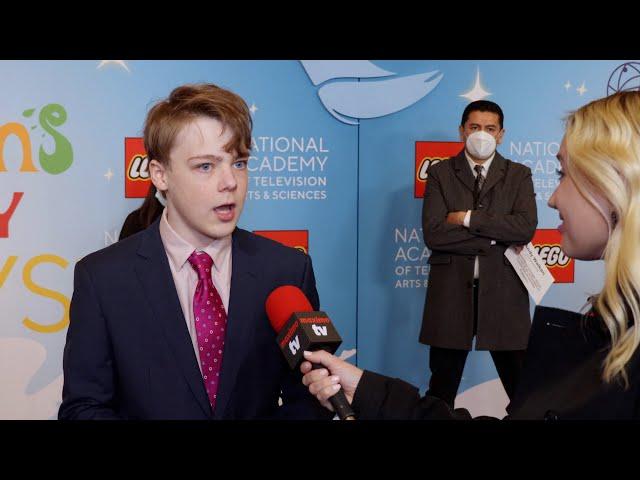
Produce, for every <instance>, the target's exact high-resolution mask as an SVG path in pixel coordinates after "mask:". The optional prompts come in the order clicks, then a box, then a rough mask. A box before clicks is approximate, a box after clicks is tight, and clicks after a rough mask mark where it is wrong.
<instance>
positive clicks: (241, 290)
mask: <svg viewBox="0 0 640 480" xmlns="http://www.w3.org/2000/svg"><path fill="white" fill-rule="evenodd" d="M251 128H252V122H251V116H250V113H249V110H248V108H247V105H246V103H245V102H244V101H243V100H242V99H241V98H240V97H239V96H238V95H236V94H234V93H232V92H230V91H228V90H224V89H222V88H219V87H217V86H215V85H211V84H197V85H185V86H181V87H178V88H176V89H175V90H173V92H171V94H170V95H169V97H168V98H167V99H165V100H163V101H160V102H158V103H157V104H156V105H155V106H154V107H153V108H152V109H151V110H150V111H149V114H148V116H147V119H146V122H145V128H144V145H145V149H146V151H147V154H148V157H149V159H150V163H149V171H150V175H151V180H152V182H153V184H154V185H155V187H156V188H157V189H158V191H160V192H161V193H162V195H163V196H164V197H165V199H166V203H167V206H166V208H165V210H164V212H163V214H162V215H161V216H160V218H159V219H158V220H156V221H155V222H154V223H153V224H152V225H151V226H150V227H149V228H147V229H146V230H143V231H142V232H140V233H137V234H136V235H133V236H131V237H128V238H126V239H124V240H122V241H120V242H118V243H116V244H114V245H111V246H109V247H107V248H105V249H102V250H100V251H97V252H95V253H92V254H90V255H88V256H87V257H85V258H83V259H82V260H81V261H80V262H78V264H77V265H76V267H75V277H74V292H73V298H72V301H71V311H70V316H71V323H70V326H69V330H68V332H67V343H66V346H65V349H64V362H63V363H64V388H63V392H62V405H61V406H60V411H59V413H58V416H59V418H60V419H100V418H124V419H254V418H294V419H315V418H322V419H326V418H330V417H331V414H327V412H326V411H323V410H324V409H322V407H321V406H320V405H319V403H318V402H317V401H316V400H315V398H313V397H312V396H311V395H310V394H309V392H308V391H307V390H306V388H305V387H304V385H302V383H301V382H300V374H299V372H295V371H291V370H290V369H289V368H288V366H287V364H286V362H285V360H284V357H283V356H282V353H281V352H280V351H279V349H278V346H277V344H276V342H275V332H274V331H273V330H272V328H271V326H270V324H269V321H268V319H267V316H266V313H265V306H264V305H265V300H266V298H267V296H268V295H269V293H270V292H271V291H272V290H273V289H274V288H276V287H278V286H280V285H295V286H298V287H299V288H301V289H302V290H303V291H304V292H305V293H306V295H307V297H308V298H309V300H310V301H311V303H312V306H313V307H314V309H316V310H317V309H319V299H318V293H317V291H316V285H315V277H314V273H313V268H312V265H311V259H310V258H309V257H308V256H307V255H304V254H303V253H301V252H299V251H297V250H295V249H292V248H288V247H285V246H282V245H280V244H279V243H276V242H273V241H271V240H267V239H265V238H262V237H258V236H256V235H253V234H252V233H249V232H247V231H245V230H242V229H239V228H237V227H236V224H237V223H238V219H239V217H240V214H241V213H242V207H243V205H244V200H245V196H246V192H247V183H248V178H247V161H248V157H249V149H250V147H251ZM279 398H282V405H279Z"/></svg>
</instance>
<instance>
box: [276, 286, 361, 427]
mask: <svg viewBox="0 0 640 480" xmlns="http://www.w3.org/2000/svg"><path fill="white" fill-rule="evenodd" d="M265 307H266V310H267V316H268V317H269V323H271V326H272V327H273V329H274V330H275V332H276V333H277V334H278V336H277V338H276V341H277V342H278V346H279V347H280V350H281V351H282V354H283V355H284V357H285V358H286V360H287V363H288V364H289V367H291V369H296V368H299V366H300V364H301V363H302V362H303V361H304V356H303V354H302V352H304V351H305V350H309V351H315V350H326V351H327V352H329V353H334V352H335V351H336V350H337V349H338V347H339V346H340V344H341V343H342V339H341V338H340V335H338V332H337V331H336V329H335V327H334V326H333V323H332V322H331V319H330V318H329V316H328V315H327V314H326V313H325V312H317V311H313V307H312V306H311V303H310V302H309V300H308V299H307V297H306V295H305V294H304V292H303V291H302V290H300V289H299V288H298V287H294V286H293V285H285V286H282V287H278V288H276V289H275V290H274V291H273V292H271V293H270V294H269V296H268V297H267V301H266V304H265ZM312 365H313V369H314V370H317V369H319V368H324V367H323V366H322V365H318V364H315V363H314V364H312ZM329 402H331V406H332V407H333V409H334V410H335V411H336V413H337V414H338V417H339V418H340V420H355V414H354V413H353V409H352V408H351V405H349V402H348V401H347V397H346V396H345V394H344V391H342V390H338V392H337V393H336V394H335V395H333V396H332V397H331V398H329Z"/></svg>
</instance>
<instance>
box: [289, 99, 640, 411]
mask: <svg viewBox="0 0 640 480" xmlns="http://www.w3.org/2000/svg"><path fill="white" fill-rule="evenodd" d="M558 159H559V161H560V165H561V169H560V170H559V175H560V183H559V185H558V187H557V188H556V190H555V192H554V193H553V195H552V196H551V198H550V200H549V206H550V207H552V208H554V209H556V210H558V212H559V214H560V219H561V221H562V223H561V224H560V226H559V227H558V229H559V230H560V232H561V233H562V248H563V250H564V251H565V252H566V253H567V255H569V256H570V257H572V258H575V259H579V260H599V259H604V261H605V266H606V273H605V281H604V287H603V289H602V291H601V292H600V293H599V294H597V295H594V296H592V297H590V298H589V299H588V303H589V304H590V308H588V309H587V311H586V313H583V314H582V313H573V312H567V311H565V310H560V309H556V308H549V307H538V308H537V309H536V313H535V316H534V320H533V325H532V329H531V336H530V339H529V346H528V351H527V356H526V359H525V363H524V367H523V373H522V377H521V380H520V383H519V385H518V387H517V390H516V394H515V396H514V398H513V400H512V402H511V403H510V405H509V407H508V408H507V411H508V413H509V418H514V419H547V420H555V419H631V418H640V366H639V365H638V362H639V357H640V354H639V353H638V344H639V343H640V331H639V329H638V327H637V323H638V322H639V321H640V245H639V242H640V92H619V93H616V94H614V95H612V96H609V97H606V98H603V99H600V100H596V101H594V102H591V103H589V104H588V105H585V106H583V107H582V108H580V109H579V110H577V111H576V112H574V113H572V114H571V115H569V117H568V118H567V121H566V132H565V136H564V139H563V141H562V144H561V148H560V151H559V153H558ZM305 356H306V358H307V359H308V360H309V361H312V362H315V363H320V364H322V365H324V366H325V367H326V368H325V369H319V370H313V371H310V364H309V362H305V363H303V365H302V366H301V370H302V373H304V374H305V375H304V377H303V382H304V384H305V385H307V386H308V387H309V391H310V392H311V393H312V394H313V395H315V396H316V397H317V398H318V399H319V400H320V402H321V403H322V404H323V405H324V406H325V407H327V408H330V404H329V403H328V402H327V398H329V397H330V396H331V395H333V394H334V393H335V392H336V391H337V390H338V389H339V388H341V387H342V388H343V389H344V392H345V394H346V396H347V398H348V399H349V400H350V401H352V406H353V407H354V410H355V412H356V414H357V415H358V416H359V417H360V418H451V417H462V418H465V417H466V418H469V417H468V415H466V413H467V412H466V411H460V410H457V411H455V412H452V411H451V410H450V409H449V408H448V407H447V406H446V404H445V403H444V402H442V401H441V400H439V399H437V398H434V397H422V398H420V396H419V394H418V389H417V388H415V387H413V386H411V385H409V384H408V383H405V382H403V381H402V380H399V379H391V378H388V377H384V376H382V375H378V374H376V373H373V372H369V371H363V370H361V369H359V368H357V367H355V366H353V365H351V364H349V363H347V362H344V361H342V360H340V359H338V358H336V357H334V356H331V355H329V354H327V353H326V352H315V353H311V354H305ZM329 372H331V374H330V373H329ZM340 386H341V387H340Z"/></svg>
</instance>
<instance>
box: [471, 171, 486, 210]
mask: <svg viewBox="0 0 640 480" xmlns="http://www.w3.org/2000/svg"><path fill="white" fill-rule="evenodd" d="M473 169H474V170H475V171H476V173H477V175H476V181H475V183H474V184H473V209H474V210H475V209H476V208H478V200H479V199H480V191H481V190H482V185H484V177H483V176H482V170H483V169H484V167H483V166H482V165H476V166H474V167H473Z"/></svg>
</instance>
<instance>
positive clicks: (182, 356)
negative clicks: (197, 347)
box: [134, 220, 211, 416]
mask: <svg viewBox="0 0 640 480" xmlns="http://www.w3.org/2000/svg"><path fill="white" fill-rule="evenodd" d="M159 222H160V220H157V221H156V222H155V223H154V224H153V225H151V226H150V227H149V228H147V230H145V232H144V234H143V236H142V241H141V243H140V247H139V248H138V257H137V258H136V264H135V267H134V268H135V271H136V274H137V275H138V278H139V280H140V283H142V286H143V289H144V293H145V295H146V297H147V300H148V301H149V304H150V305H151V308H152V309H153V312H154V314H155V322H157V324H158V325H159V326H160V328H161V329H162V331H163V333H164V335H165V338H166V340H167V343H168V344H169V347H170V349H171V351H172V353H173V356H174V357H175V360H176V363H177V364H178V367H179V368H180V370H181V371H182V374H183V375H184V378H185V380H186V382H187V384H188V385H189V388H190V389H191V391H192V392H193V395H194V396H195V398H196V400H197V402H198V405H200V407H201V408H202V410H203V412H204V413H205V414H206V415H207V416H210V415H211V406H210V405H209V398H208V396H207V392H206V390H205V388H204V384H203V381H202V374H201V373H200V369H199V368H198V360H197V358H196V355H195V352H194V351H193V343H192V342H191V337H190V336H189V330H188V329H187V325H186V322H185V318H184V315H183V313H182V308H181V307H180V301H179V299H178V294H177V292H176V289H175V283H174V281H173V276H172V274H171V268H170V267H169V260H168V259H167V254H166V252H165V250H164V245H163V244H162V239H161V237H160V229H159V225H160V223H159Z"/></svg>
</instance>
